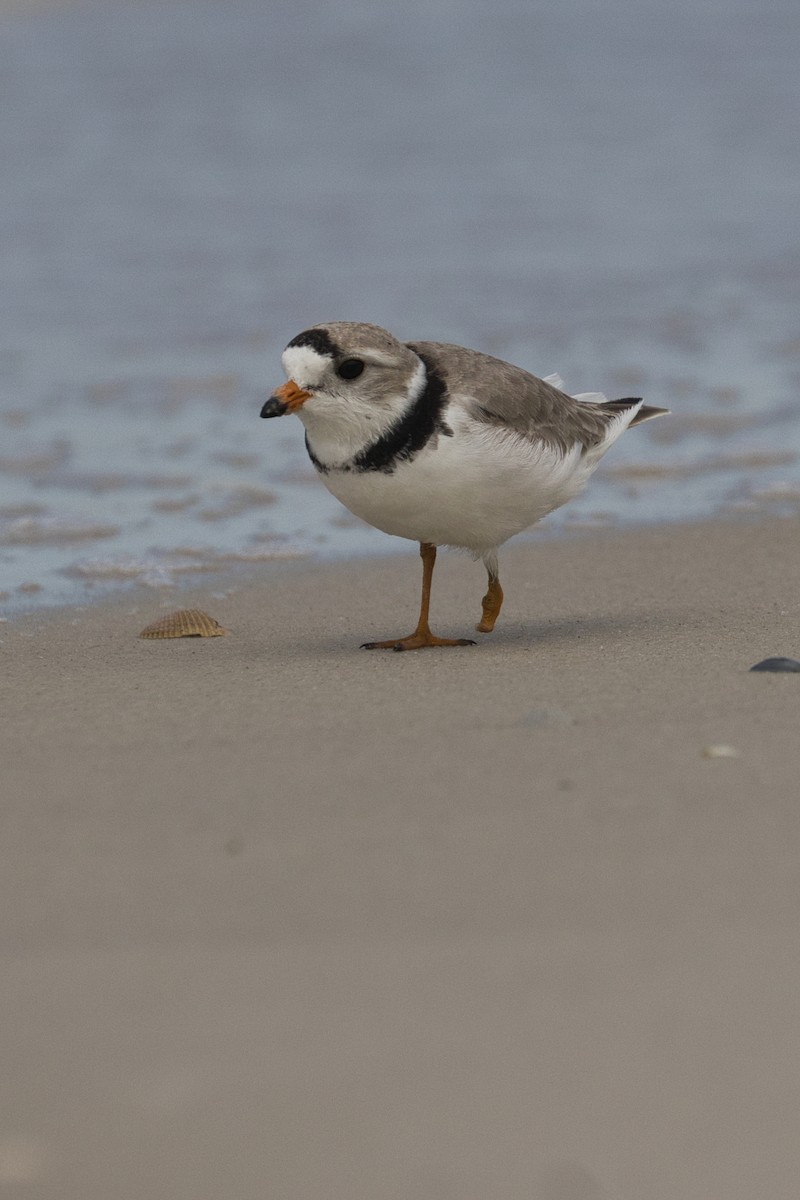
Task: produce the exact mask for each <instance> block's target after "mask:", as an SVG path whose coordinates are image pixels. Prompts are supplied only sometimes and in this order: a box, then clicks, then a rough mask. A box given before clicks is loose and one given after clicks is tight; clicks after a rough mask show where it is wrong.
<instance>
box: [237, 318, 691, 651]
mask: <svg viewBox="0 0 800 1200" xmlns="http://www.w3.org/2000/svg"><path fill="white" fill-rule="evenodd" d="M282 363H283V368H284V370H285V372H286V374H287V376H288V383H284V384H283V385H282V386H281V387H279V388H277V389H276V391H275V392H273V394H272V395H271V396H270V398H269V400H267V402H266V404H265V405H264V407H263V408H262V409H261V416H262V417H281V416H283V415H284V414H285V413H296V414H297V415H298V416H299V418H300V420H301V421H302V422H303V425H304V426H305V431H306V448H307V450H308V454H309V457H310V458H311V461H312V463H313V464H314V467H315V468H316V470H317V473H318V475H319V476H320V478H321V479H322V482H323V483H324V484H325V486H326V487H327V488H328V490H329V491H330V492H332V493H333V495H334V496H335V497H336V498H337V500H340V501H341V502H342V504H344V506H345V507H346V508H348V509H349V510H350V511H351V512H352V513H355V515H356V516H357V517H360V518H361V519H362V520H363V521H367V522H368V523H369V524H370V525H374V526H375V527H376V528H378V529H382V530H383V531H384V533H391V534H394V535H395V536H397V537H403V538H409V539H411V540H412V541H415V542H419V544H420V554H421V556H422V601H421V605H420V614H419V620H418V622H417V627H416V629H415V630H414V632H413V633H412V634H409V636H408V637H401V638H389V639H388V640H387V641H382V642H365V643H364V646H365V648H366V649H368V650H377V649H392V650H417V649H420V648H422V647H426V646H467V645H474V642H472V641H471V640H470V639H468V638H440V637H435V636H434V634H432V633H431V631H430V627H429V625H428V608H429V603H430V591H431V578H432V576H433V566H434V562H435V561H436V548H437V546H458V547H461V548H463V549H465V550H468V551H470V553H471V554H473V555H474V556H475V558H482V559H483V562H484V565H485V567H486V570H487V573H488V576H489V583H488V588H487V591H486V595H485V596H484V597H483V602H482V615H481V619H480V621H479V623H478V625H477V626H476V628H477V629H478V631H479V632H480V633H491V631H492V629H494V625H495V621H496V620H497V616H498V613H499V612H500V607H501V605H502V603H503V591H502V588H501V587H500V579H499V575H498V568H497V548H498V546H501V545H502V544H503V542H506V541H507V540H508V539H509V538H510V537H513V535H514V534H515V533H520V532H521V531H522V530H523V529H528V528H529V527H530V526H531V525H534V524H535V523H536V522H537V521H539V520H540V519H541V518H542V517H544V516H545V515H546V514H547V513H549V512H552V511H553V509H555V508H558V507H559V506H560V505H562V504H566V502H567V501H568V500H571V499H572V498H573V496H577V495H578V493H579V492H581V491H582V490H583V488H584V486H585V485H586V482H587V480H588V479H589V476H590V475H591V474H592V472H593V471H594V469H595V467H596V466H597V464H598V463H599V461H600V459H601V458H602V457H603V455H604V454H605V452H606V451H607V450H608V449H609V448H610V447H611V446H612V445H613V444H614V442H615V441H616V440H617V438H618V437H619V436H620V434H621V433H624V431H625V430H626V429H627V428H628V426H629V425H638V424H639V423H640V422H642V421H646V420H648V419H649V418H651V417H658V416H661V414H662V413H665V412H667V411H668V410H667V409H663V408H649V407H647V406H645V405H644V404H643V403H642V401H641V400H640V399H631V398H627V399H624V400H606V399H605V397H604V396H602V395H599V394H597V393H591V394H587V395H581V396H568V395H567V394H566V393H565V392H564V391H563V390H562V388H563V385H562V382H561V380H560V379H559V378H558V376H548V377H547V378H546V379H537V378H536V376H535V375H530V374H528V372H527V371H523V370H522V369H521V368H520V367H515V366H512V365H511V363H507V362H503V361H501V360H500V359H498V358H492V357H490V356H489V355H488V354H481V353H479V352H478V351H477V350H468V349H466V348H465V347H463V346H451V345H444V344H442V343H439V342H400V341H398V340H397V338H395V337H393V336H392V334H391V333H388V332H387V331H386V330H385V329H381V328H379V326H377V325H367V324H363V323H361V322H355V321H330V322H326V323H325V324H323V325H315V326H314V327H313V328H311V329H306V330H304V331H303V332H302V333H299V334H298V335H297V337H294V338H292V340H291V341H290V342H289V345H288V346H287V347H286V349H285V350H284V352H283V357H282Z"/></svg>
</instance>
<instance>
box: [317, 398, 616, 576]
mask: <svg viewBox="0 0 800 1200" xmlns="http://www.w3.org/2000/svg"><path fill="white" fill-rule="evenodd" d="M594 465H595V463H594V462H592V463H587V462H586V459H585V458H583V459H582V458H581V448H580V446H576V447H575V449H574V450H573V451H571V452H570V453H569V454H568V455H567V456H566V457H565V456H563V455H560V454H558V453H557V452H556V451H553V450H551V449H549V448H547V447H543V446H541V445H540V446H535V445H532V444H531V443H530V442H529V441H528V440H526V439H523V438H520V437H516V436H514V435H511V434H508V433H503V432H500V431H497V430H495V429H493V428H491V427H489V426H485V425H481V424H478V423H477V422H472V421H470V422H469V426H468V427H467V425H466V424H463V425H461V427H460V428H456V429H455V433H454V436H453V437H446V436H444V435H439V437H438V438H437V439H436V441H435V444H434V446H432V447H429V448H427V449H425V450H423V451H421V452H420V454H418V455H417V457H416V458H415V459H413V461H412V462H410V463H399V464H398V465H397V467H396V468H395V470H394V472H393V473H392V474H391V475H388V474H384V473H382V472H380V471H368V472H356V471H331V472H329V473H328V474H327V475H323V476H322V479H323V481H324V483H325V484H326V486H327V487H328V489H329V490H330V491H331V492H332V493H333V495H334V496H336V498H337V500H340V501H341V503H342V504H344V505H345V507H346V508H348V509H349V510H350V511H351V512H352V513H355V515H356V516H357V517H361V519H362V520H364V521H367V522H368V523H369V524H370V525H374V526H375V527H376V528H377V529H382V530H383V531H384V532H385V533H391V534H394V535H395V536H397V537H403V538H410V539H412V540H413V541H418V542H431V543H433V545H435V546H445V545H448V546H462V547H464V548H466V549H468V550H471V551H473V552H474V553H476V554H480V553H484V552H486V551H487V550H490V549H491V548H492V547H494V546H499V545H501V544H502V543H503V542H505V541H507V540H508V538H510V537H513V535H514V534H515V533H520V532H521V531H522V530H523V529H527V528H528V527H529V526H531V525H534V524H535V523H536V522H537V521H539V520H541V518H542V517H544V516H546V515H547V513H549V512H552V511H553V509H555V508H558V507H559V506H560V505H562V504H564V503H566V501H567V500H571V499H572V498H573V496H576V495H577V494H578V493H579V492H580V491H582V489H583V487H584V485H585V483H586V480H587V479H588V477H589V475H590V474H591V472H592V469H593V467H594Z"/></svg>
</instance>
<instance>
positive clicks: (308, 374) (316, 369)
mask: <svg viewBox="0 0 800 1200" xmlns="http://www.w3.org/2000/svg"><path fill="white" fill-rule="evenodd" d="M281 363H282V365H283V369H284V371H285V372H286V374H287V376H288V377H289V379H293V380H294V381H295V383H296V384H297V386H298V387H299V388H304V389H305V388H307V389H308V390H309V391H313V390H314V388H315V387H317V386H318V385H319V383H320V381H321V379H322V376H323V375H324V374H325V372H326V371H327V370H328V369H329V367H330V365H331V359H330V358H328V356H327V355H325V354H317V351H316V350H314V349H312V347H311V346H287V347H286V349H285V350H284V352H283V354H282V355H281Z"/></svg>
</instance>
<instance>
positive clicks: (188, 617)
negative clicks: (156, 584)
mask: <svg viewBox="0 0 800 1200" xmlns="http://www.w3.org/2000/svg"><path fill="white" fill-rule="evenodd" d="M227 632H228V630H227V629H223V628H222V626H221V625H220V624H219V622H218V621H215V620H214V618H213V617H210V616H209V615H208V613H204V612H203V611H202V609H199V608H179V609H178V610H177V611H176V612H171V613H167V614H166V615H165V616H163V617H159V618H158V620H157V621H153V623H152V624H151V625H147V626H145V628H144V629H143V630H142V632H141V633H140V634H139V637H140V638H181V637H223V636H224V635H225V634H226V633H227Z"/></svg>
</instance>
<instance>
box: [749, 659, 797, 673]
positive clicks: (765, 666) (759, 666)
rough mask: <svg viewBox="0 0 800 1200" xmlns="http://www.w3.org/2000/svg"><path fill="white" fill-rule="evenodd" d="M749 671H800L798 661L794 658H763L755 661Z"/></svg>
mask: <svg viewBox="0 0 800 1200" xmlns="http://www.w3.org/2000/svg"><path fill="white" fill-rule="evenodd" d="M750 670H751V671H775V672H778V671H800V662H798V661H797V659H796V658H765V659H762V661H761V662H757V663H756V665H755V666H754V667H751V668H750Z"/></svg>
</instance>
